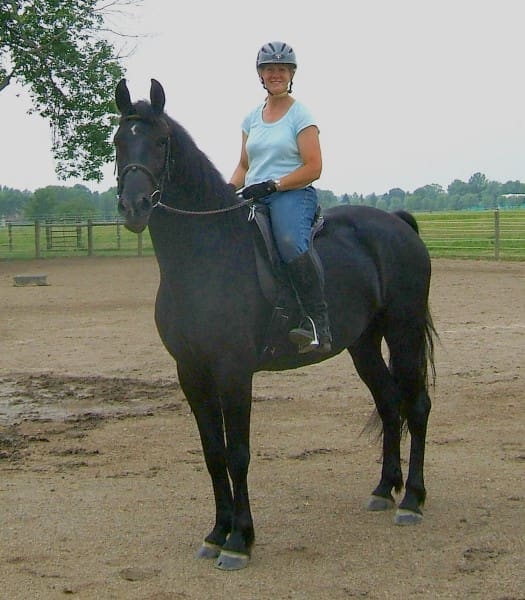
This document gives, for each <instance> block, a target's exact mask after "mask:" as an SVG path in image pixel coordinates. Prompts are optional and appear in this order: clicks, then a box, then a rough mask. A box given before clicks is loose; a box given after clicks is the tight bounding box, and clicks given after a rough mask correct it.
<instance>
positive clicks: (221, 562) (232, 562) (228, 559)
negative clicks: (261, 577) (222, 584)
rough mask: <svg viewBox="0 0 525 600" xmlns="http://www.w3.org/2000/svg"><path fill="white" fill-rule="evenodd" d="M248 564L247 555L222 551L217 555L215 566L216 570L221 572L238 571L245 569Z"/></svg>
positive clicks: (248, 558)
mask: <svg viewBox="0 0 525 600" xmlns="http://www.w3.org/2000/svg"><path fill="white" fill-rule="evenodd" d="M249 562H250V557H249V556H248V555H247V554H241V553H240V552H231V551H229V550H223V551H222V552H221V553H220V554H219V558H218V559H217V562H216V563H215V566H216V567H217V569H221V571H238V570H239V569H244V568H245V567H247V566H248V563H249Z"/></svg>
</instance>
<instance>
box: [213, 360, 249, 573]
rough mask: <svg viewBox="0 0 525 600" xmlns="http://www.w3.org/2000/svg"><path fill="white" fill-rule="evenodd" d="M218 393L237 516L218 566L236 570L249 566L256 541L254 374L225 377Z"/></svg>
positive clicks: (230, 374)
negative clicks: (251, 490)
mask: <svg viewBox="0 0 525 600" xmlns="http://www.w3.org/2000/svg"><path fill="white" fill-rule="evenodd" d="M218 390H219V395H220V400H221V407H222V415H223V419H224V428H225V431H226V461H227V466H228V473H229V475H230V478H231V481H232V485H233V516H232V523H231V533H230V535H229V537H228V539H227V541H226V543H225V544H224V545H223V547H222V551H221V553H220V555H219V557H218V559H217V563H216V566H217V567H218V568H220V569H223V570H236V569H242V568H244V567H245V566H247V564H248V561H249V559H250V554H251V548H252V545H253V542H254V539H255V533H254V528H253V520H252V515H251V511H250V499H249V494H248V467H249V464H250V412H251V401H252V374H251V373H249V374H244V376H243V375H242V374H239V373H232V372H229V373H226V374H223V375H222V376H221V377H220V382H219V383H218Z"/></svg>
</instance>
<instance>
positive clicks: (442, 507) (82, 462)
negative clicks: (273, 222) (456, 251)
mask: <svg viewBox="0 0 525 600" xmlns="http://www.w3.org/2000/svg"><path fill="white" fill-rule="evenodd" d="M19 274H47V281H48V283H49V285H48V286H45V287H44V286H40V287H15V286H14V285H13V277H14V275H19ZM157 281H158V274H157V268H156V264H155V262H154V259H153V258H140V259H139V258H118V259H116V258H115V259H113V258H111V259H110V258H104V259H99V258H96V259H83V258H78V259H74V260H61V259H56V260H45V261H31V262H0V299H1V304H0V311H1V312H0V356H1V361H0V522H1V530H0V531H1V543H0V598H2V599H8V600H17V599H35V598H38V599H40V598H42V599H47V598H62V597H63V596H64V595H73V596H75V597H78V598H82V599H84V598H85V599H113V598H115V599H126V600H134V599H141V600H154V599H155V600H173V599H177V600H200V599H206V600H209V599H210V598H217V599H221V598H229V599H237V598H239V599H240V598H242V599H245V600H251V599H253V600H266V599H268V600H270V599H271V600H281V599H301V600H303V599H305V598H307V599H315V600H339V599H349V598H366V599H379V598H389V599H406V598H418V599H429V600H430V599H432V600H434V599H436V598H454V599H463V598H466V599H470V598H473V599H475V598H480V599H481V598H483V599H485V600H486V599H490V600H524V599H525V476H524V470H525V402H524V400H525V388H524V379H523V374H524V373H523V369H524V358H525V353H524V348H525V344H524V341H525V263H515V264H511V263H499V264H498V263H492V262H474V261H469V262H467V261H450V260H436V261H434V275H433V283H432V290H431V307H432V311H433V315H434V320H435V324H436V327H437V329H438V331H439V333H440V337H441V342H440V344H439V345H438V346H437V349H436V360H437V384H436V388H435V390H434V391H433V393H432V398H433V411H432V415H431V420H430V427H429V436H428V446H427V448H428V450H427V467H426V483H427V489H428V500H427V504H426V507H425V518H424V520H423V523H422V524H421V525H419V526H416V527H411V528H410V527H409V528H406V527H398V526H395V525H394V524H393V513H392V512H389V513H381V514H377V513H369V512H367V511H365V510H364V504H365V502H366V501H367V499H368V495H369V493H370V491H371V490H372V489H373V487H374V486H375V485H376V483H377V480H378V477H379V471H380V465H379V463H378V459H379V454H380V449H379V446H378V445H377V442H376V441H375V440H374V439H370V438H369V437H368V436H367V435H366V434H362V433H361V432H362V429H363V427H364V425H365V424H366V422H367V419H368V417H369V415H370V412H371V408H372V402H371V398H370V396H369V394H368V391H367V390H366V388H365V387H364V385H363V384H362V383H361V381H360V380H359V378H358V377H357V375H356V373H355V370H354V368H353V366H352V364H351V361H350V358H349V357H348V356H347V355H346V354H345V355H340V356H339V357H336V358H334V359H332V360H330V361H327V362H325V363H323V364H321V365H317V366H313V367H308V368H304V369H299V370H296V371H288V372H284V373H260V374H257V375H256V377H255V398H254V408H253V420H252V423H253V435H252V463H251V470H250V486H251V497H252V510H253V513H254V519H255V527H256V536H257V539H256V545H255V548H254V553H253V557H252V561H251V563H250V566H249V567H248V568H247V569H245V570H244V571H239V572H234V573H225V572H221V571H218V570H217V569H214V568H213V563H211V562H207V561H199V560H196V559H195V558H194V553H195V551H196V550H197V548H198V547H199V545H200V543H201V541H202V538H203V536H204V535H205V534H206V533H207V532H208V530H209V529H210V527H211V525H212V519H213V515H214V509H213V500H212V491H211V485H210V482H209V478H208V474H207V472H206V469H205V466H204V463H203V459H202V456H201V451H200V443H199V440H198V436H197V430H196V426H195V424H194V421H193V417H192V415H191V414H190V412H189V410H188V407H187V405H186V402H185V400H184V398H183V395H182V392H181V390H180V389H179V387H178V385H177V379H176V373H175V367H174V363H173V361H172V360H171V358H170V357H169V356H168V354H167V353H166V351H165V350H164V348H163V347H162V346H161V343H160V340H159V338H158V336H157V333H156V330H155V327H154V323H153V299H154V294H155V291H156V287H157ZM406 450H407V443H405V445H404V451H405V453H406ZM404 466H405V468H406V463H405V465H404Z"/></svg>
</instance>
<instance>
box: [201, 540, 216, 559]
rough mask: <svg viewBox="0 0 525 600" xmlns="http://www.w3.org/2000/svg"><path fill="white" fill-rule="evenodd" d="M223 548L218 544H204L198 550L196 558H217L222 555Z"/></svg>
mask: <svg viewBox="0 0 525 600" xmlns="http://www.w3.org/2000/svg"><path fill="white" fill-rule="evenodd" d="M221 550H222V548H221V547H220V546H217V544H211V543H210V542H204V543H203V544H202V546H201V547H200V548H199V549H198V550H197V554H196V558H217V557H218V556H219V554H220V553H221Z"/></svg>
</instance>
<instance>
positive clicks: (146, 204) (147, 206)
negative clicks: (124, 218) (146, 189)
mask: <svg viewBox="0 0 525 600" xmlns="http://www.w3.org/2000/svg"><path fill="white" fill-rule="evenodd" d="M140 204H141V208H142V210H143V211H148V210H149V209H150V208H151V200H150V199H149V198H148V197H146V196H144V198H142V202H141V203H140Z"/></svg>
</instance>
